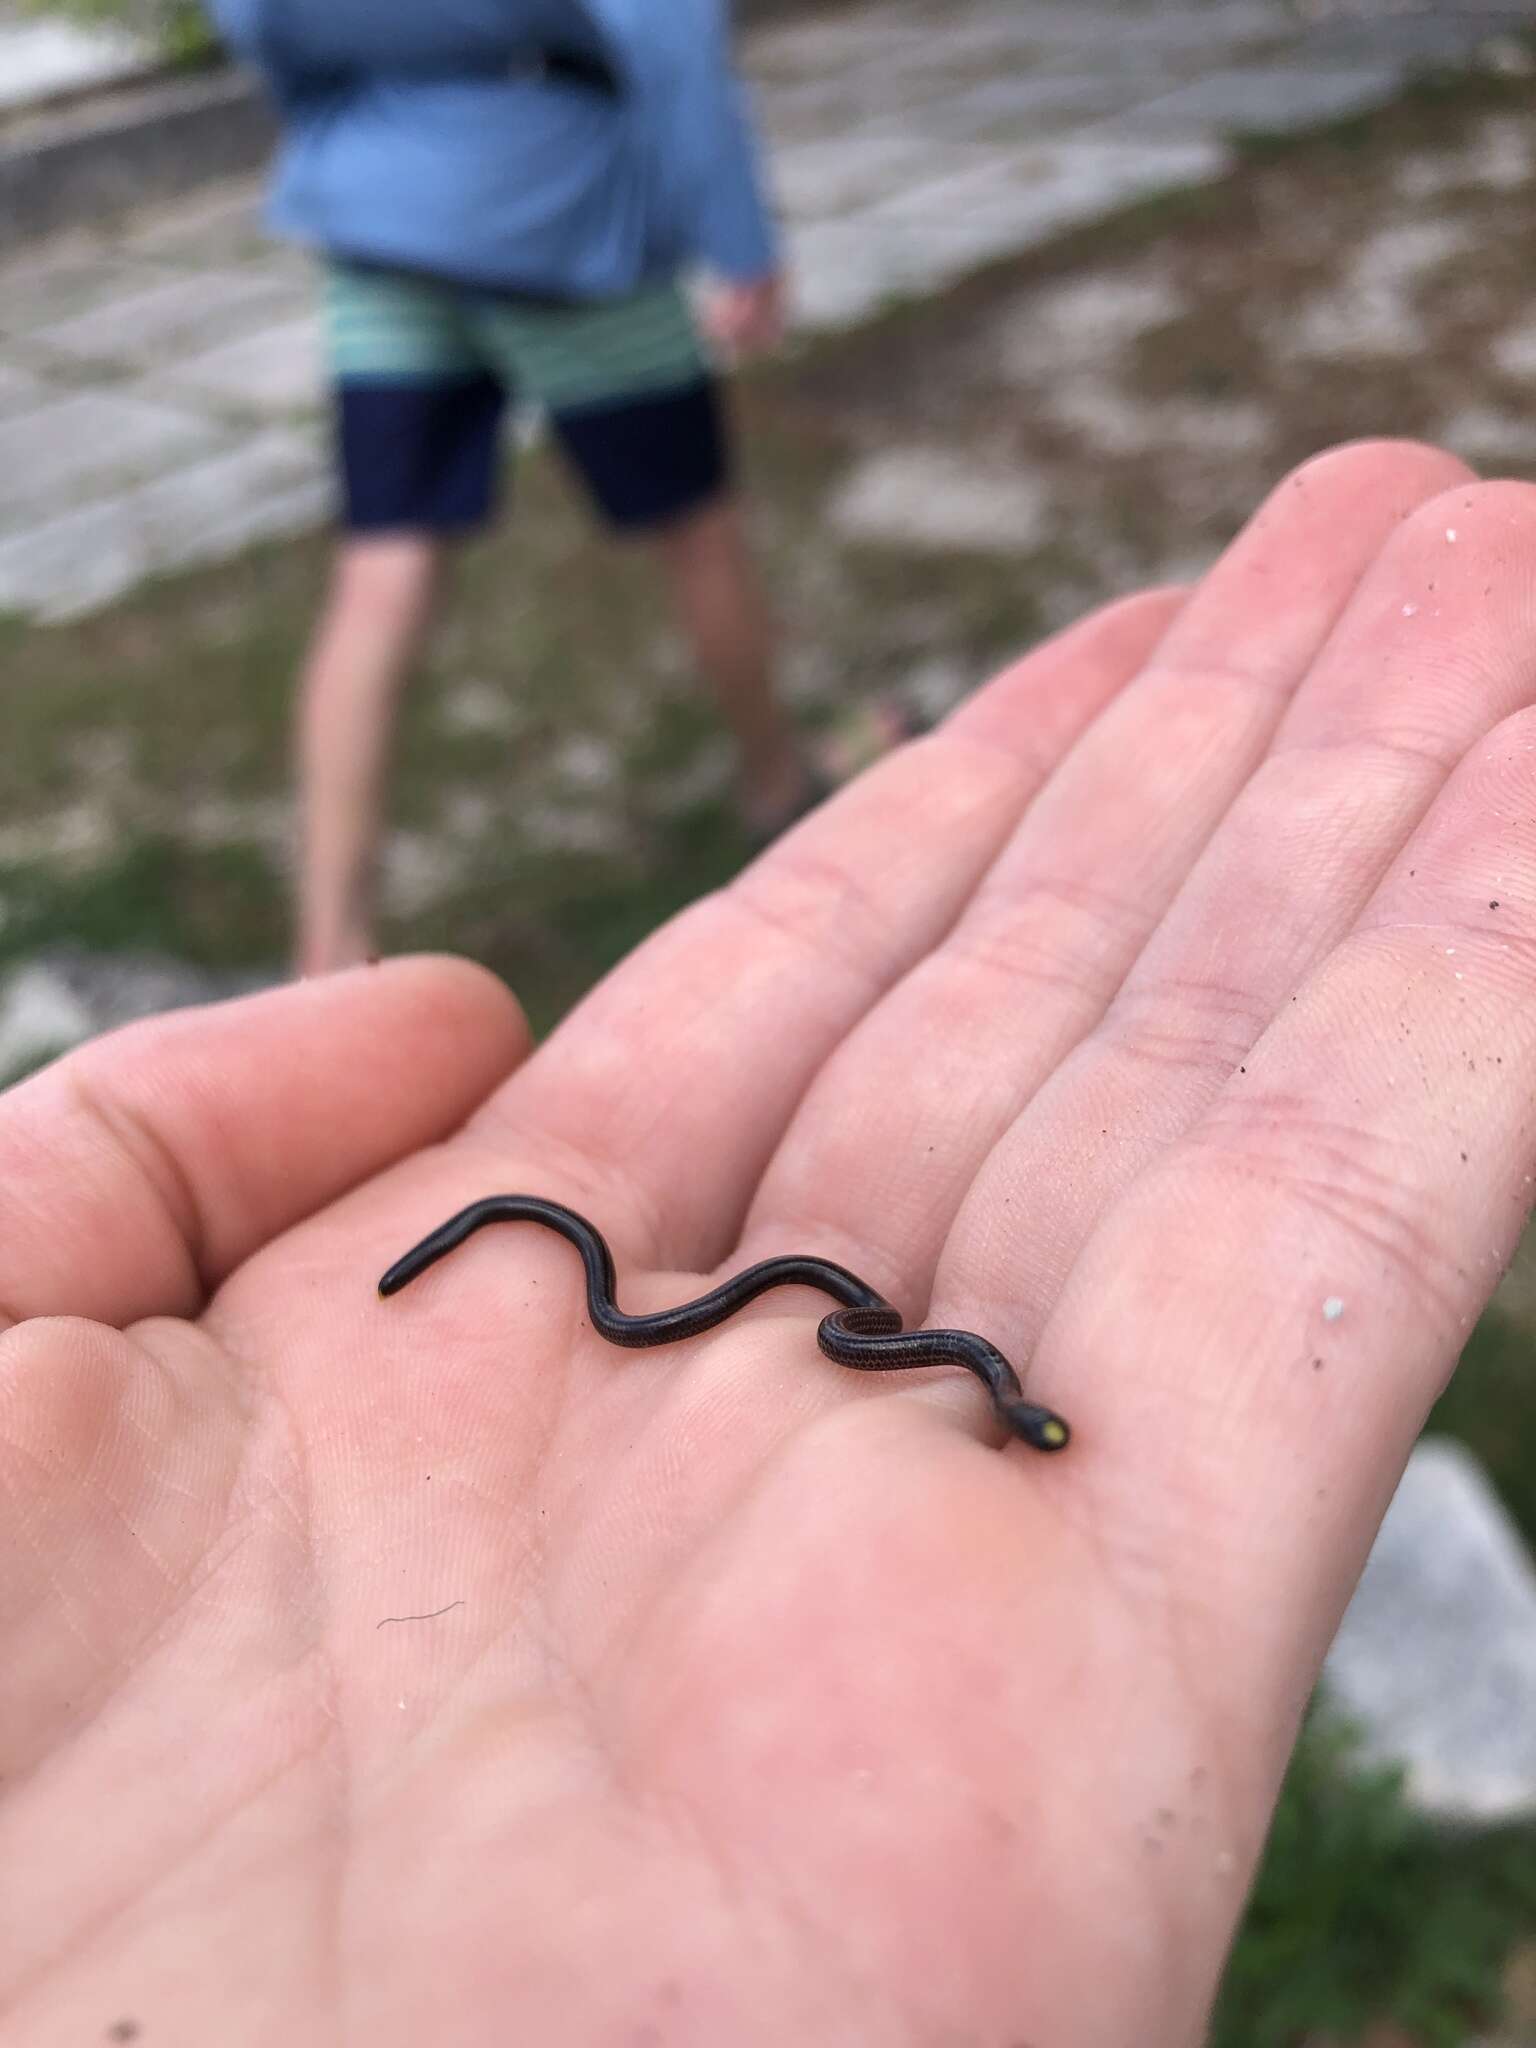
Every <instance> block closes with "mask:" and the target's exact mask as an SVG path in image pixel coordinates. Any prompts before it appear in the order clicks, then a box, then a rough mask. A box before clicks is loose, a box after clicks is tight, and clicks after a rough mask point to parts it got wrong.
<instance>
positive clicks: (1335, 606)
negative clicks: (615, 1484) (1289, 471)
mask: <svg viewBox="0 0 1536 2048" xmlns="http://www.w3.org/2000/svg"><path fill="white" fill-rule="evenodd" d="M1465 476H1466V471H1465V470H1464V469H1463V468H1462V467H1461V465H1459V464H1457V463H1455V462H1454V461H1452V460H1451V458H1449V457H1448V456H1444V455H1441V454H1438V453H1436V452H1435V451H1432V450H1429V449H1425V448H1419V447H1414V446H1408V445H1386V446H1380V445H1378V446H1370V447H1367V446H1361V447H1355V448H1348V449H1344V450H1341V451H1338V452H1336V453H1334V454H1330V455H1327V456H1323V457H1321V458H1319V459H1317V460H1316V461H1314V462H1312V463H1310V464H1308V465H1307V466H1306V467H1305V468H1304V469H1302V470H1301V471H1298V472H1297V473H1296V474H1295V475H1294V476H1293V477H1291V478H1289V479H1288V480H1287V481H1286V482H1285V483H1284V484H1282V485H1281V486H1280V487H1279V489H1278V490H1277V491H1276V492H1275V493H1274V494H1273V495H1272V496H1271V498H1270V500H1269V501H1268V503H1267V504H1266V505H1265V507H1264V508H1263V509H1262V510H1261V511H1260V513H1259V514H1258V515H1257V517H1256V518H1255V519H1254V520H1253V522H1252V523H1251V524H1250V525H1249V527H1248V528H1247V530H1246V531H1245V532H1244V533H1243V534H1242V535H1241V536H1240V538H1239V539H1238V540H1237V541H1236V542H1235V543H1234V545H1233V546H1232V548H1231V549H1230V550H1229V551H1228V553H1227V555H1226V556H1225V557H1224V558H1223V560H1222V561H1221V562H1220V563H1218V564H1217V566H1216V567H1215V569H1213V570H1212V572H1211V573H1210V575H1209V576H1208V577H1207V579H1206V581H1205V582H1204V583H1203V584H1202V585H1201V587H1200V589H1199V590H1198V591H1197V592H1196V593H1195V595H1194V596H1193V597H1192V598H1191V599H1190V601H1189V603H1188V604H1187V605H1186V607H1185V609H1184V611H1183V612H1182V613H1181V614H1180V616H1179V618H1178V620H1177V621H1176V622H1175V624H1174V625H1173V626H1172V628H1171V629H1170V631H1169V633H1168V634H1167V635H1166V636H1165V638H1164V640H1163V641H1162V642H1161V643H1160V644H1159V646H1158V648H1157V649H1156V651H1155V654H1154V656H1153V658H1152V660H1151V661H1150V662H1149V663H1148V664H1147V666H1146V667H1145V669H1144V670H1143V672H1142V674H1141V675H1140V676H1139V677H1138V678H1137V679H1136V680H1135V681H1134V682H1133V683H1132V684H1131V685H1130V687H1129V688H1127V689H1126V690H1124V691H1122V692H1121V694H1120V695H1119V696H1118V697H1117V698H1115V699H1114V700H1113V701H1112V702H1111V703H1110V705H1109V706H1108V707H1107V709H1106V710H1105V711H1104V712H1103V713H1102V714H1101V715H1100V716H1099V718H1098V719H1097V720H1096V721H1095V723H1094V724H1093V725H1092V727H1091V728H1090V729H1089V730H1088V731H1087V733H1086V734H1085V735H1084V737H1083V738H1082V739H1081V740H1079V742H1078V743H1077V745H1076V746H1075V747H1074V748H1073V750H1072V751H1071V753H1070V754H1069V755H1068V756H1067V757H1066V759H1065V761H1064V762H1063V763H1062V765H1061V766H1060V767H1059V768H1058V770H1057V771H1056V773H1055V775H1054V776H1053V777H1052V778H1051V780H1050V782H1049V783H1048V784H1047V785H1046V787H1045V789H1044V790H1043V791H1042V793H1041V794H1040V795H1039V796H1038V797H1037V798H1036V800H1035V802H1034V803H1033V804H1032V805H1031V807H1030V808H1029V810H1028V811H1027V813H1026V814H1025V816H1024V818H1023V821H1022V823H1021V824H1020V825H1019V827H1018V829H1017V830H1016V832H1015V833H1014V835H1013V838H1012V841H1011V843H1010V844H1009V845H1008V846H1007V848H1006V849H1005V851H1004V852H1003V853H1002V855H1001V856H1000V858H999V859H998V860H997V862H996V863H995V864H994V866H993V868H992V870H991V872H990V873H989V875H988V876H987V877H986V879H985V881H984V882H983V883H982V885H981V887H980V889H979V891H978V893H977V895H976V898H975V901H974V902H973V904H972V905H971V907H970V909H969V910H968V912H967V914H966V915H965V916H964V917H963V918H962V919H961V920H960V922H959V924H958V925H957V927H956V929H955V931H954V932H953V933H952V934H951V935H950V936H949V937H948V938H947V939H946V941H945V942H944V943H943V944H941V945H940V946H939V947H938V948H937V949H936V950H935V951H933V952H932V953H931V954H929V955H928V956H927V957H926V958H925V959H924V960H923V961H922V962H921V963H920V964H918V965H917V966H916V968H915V969H914V971H913V972H911V973H910V974H908V975H907V977H906V978H905V980H904V981H903V982H902V983H901V984H900V985H899V986H898V987H897V988H896V989H895V990H894V991H893V992H892V994H890V995H889V996H888V997H887V998H886V1000H885V1001H884V1002H883V1003H881V1004H880V1005H879V1006H878V1007H877V1008H876V1009H875V1010H874V1011H873V1012H872V1013H871V1015H870V1016H869V1017H868V1018H866V1020H865V1021H864V1023H863V1024H862V1025H861V1027H860V1028H859V1029H858V1030H857V1031H856V1032H855V1033H854V1034H853V1035H852V1036H851V1037H850V1038H849V1039H848V1040H847V1041H846V1042H845V1044H844V1045H843V1047H842V1048H841V1050H840V1051H839V1053H838V1054H837V1056H836V1057H835V1058H834V1059H832V1060H831V1061H830V1062H829V1063H828V1065H827V1067H826V1068H825V1069H824V1071H823V1073H822V1074H821V1076H820V1077H819V1078H818V1081H817V1083H816V1086H815V1087H814V1088H813V1089H812V1091H811V1093H810V1095H809V1097H808V1099H807V1101H806V1103H805V1104H804V1106H803V1108H802V1110H801V1112H800V1114H799V1116H798V1117H797V1119H796V1121H795V1122H794V1124H793V1125H792V1126H791V1128H790V1132H789V1135H788V1137H787V1138H786V1140H785V1142H784V1144H783V1146H782V1147H781V1149H780V1151H779V1153H778V1155H777V1156H776V1158H775V1160H774V1162H773V1164H772V1166H771V1168H770V1170H769V1172H768V1174H767V1176H766V1178H765V1181H764V1185H763V1189H762V1192H761V1195H760V1196H759V1199H758V1201H757V1203H756V1204H755V1206H754V1208H753V1211H752V1213H751V1217H750V1220H749V1227H748V1231H747V1237H746V1242H745V1245H744V1248H743V1253H744V1255H751V1256H756V1255H758V1254H759V1253H762V1252H764V1251H766V1250H768V1249H771V1248H773V1247H774V1246H778V1247H781V1248H782V1246H783V1245H784V1244H786V1243H788V1242H789V1241H790V1240H791V1239H793V1240H794V1241H795V1242H796V1243H797V1244H798V1243H801V1242H804V1241H813V1242H814V1243H815V1244H816V1245H817V1246H818V1247H819V1248H821V1249H824V1250H827V1251H830V1252H831V1254H832V1255H833V1256H834V1257H839V1258H844V1259H846V1260H847V1262H848V1263H850V1264H852V1265H854V1266H855V1267H857V1268H858V1270H860V1271H861V1272H866V1273H867V1274H868V1276H869V1278H870V1279H871V1280H872V1281H873V1282H874V1284H875V1285H876V1286H879V1287H881V1288H883V1289H884V1291H886V1292H887V1293H890V1294H892V1297H893V1298H894V1299H896V1300H898V1301H900V1302H901V1303H902V1304H903V1306H905V1307H907V1308H908V1309H909V1310H910V1309H912V1308H915V1307H917V1306H919V1305H920V1304H921V1301H922V1300H924V1299H925V1298H926V1292H925V1290H926V1286H927V1281H928V1278H929V1276H930V1275H931V1273H932V1270H933V1264H934V1261H935V1259H936V1258H937V1255H938V1249H939V1247H940V1246H941V1245H942V1243H943V1241H944V1238H945V1236H946V1234H947V1232H948V1229H949V1226H950V1224H951V1222H952V1221H953V1218H954V1216H955V1214H956V1212H957V1211H958V1209H959V1206H960V1203H961V1201H962V1200H963V1198H964V1196H965V1192H966V1190H967V1189H968V1188H969V1186H970V1184H971V1181H972V1179H973V1178H974V1175H975V1173H976V1171H977V1169H978V1167H979V1166H980V1164H981V1162H982V1161H983V1160H984V1159H985V1157H986V1156H987V1154H988V1152H989V1151H990V1149H991V1148H992V1146H993V1145H994V1144H995V1143H996V1141H997V1140H998V1139H999V1137H1000V1136H1001V1135H1002V1133H1003V1132H1004V1131H1006V1130H1007V1129H1008V1128H1009V1127H1010V1125H1011V1124H1012V1123H1013V1122H1014V1121H1015V1119H1016V1118H1017V1117H1018V1115H1019V1114H1020V1112H1021V1110H1022V1109H1023V1107H1024V1106H1025V1104H1026V1103H1028V1102H1029V1100H1030V1099H1031V1097H1032V1096H1033V1095H1034V1094H1035V1093H1036V1091H1037V1090H1038V1089H1039V1088H1040V1087H1041V1086H1042V1085H1043V1084H1044V1083H1045V1082H1046V1080H1047V1079H1048V1077H1049V1076H1050V1075H1051V1073H1052V1072H1053V1070H1054V1069H1055V1068H1056V1067H1057V1065H1058V1064H1059V1063H1060V1062H1061V1061H1062V1059H1063V1058H1065V1057H1066V1055H1067V1054H1068V1053H1069V1052H1070V1051H1071V1049H1072V1047H1073V1046H1075V1045H1076V1044H1078V1043H1079V1041H1081V1040H1082V1039H1083V1038H1084V1037H1085V1036H1086V1035H1087V1034H1088V1033H1089V1032H1090V1031H1091V1030H1092V1029H1093V1027H1094V1026H1095V1025H1096V1023H1097V1022H1098V1020H1099V1019H1100V1017H1101V1016H1102V1015H1103V1014H1104V1012H1105V1010H1106V1008H1107V1007H1108V1005H1109V1003H1110V1002H1111V1000H1112V998H1113V996H1114V994H1115V992H1116V990H1117V989H1118V988H1119V986H1120V983H1121V981H1122V979H1123V977H1124V976H1125V974H1126V973H1127V972H1128V970H1129V969H1130V967H1131V965H1132V964H1133V962H1134V961H1135V959H1136V956H1137V954H1138V953H1139V952H1140V950H1141V948H1142V946H1143V945H1144V943H1145V942H1146V939H1147V937H1148V936H1149V934H1150V933H1151V932H1152V931H1153V930H1154V929H1155V928H1156V926H1157V924H1158V922H1159V920H1160V919H1161V917H1162V916H1163V914H1164V912H1165V910H1166V909H1167V907H1168V905H1169V904H1170V903H1171V902H1172V901H1173V899H1174V897H1175V896H1176V895H1177V893H1178V891H1179V889H1180V888H1181V887H1182V885H1183V884H1184V882H1185V880H1186V879H1187V877H1188V875H1189V872H1190V870H1191V868H1192V867H1193V865H1194V864H1195V862H1196V860H1197V859H1198V857H1199V855H1200V853H1201V852H1202V850H1203V849H1204V847H1205V845H1206V843H1207V841H1208V840H1209V839H1210V837H1211V835H1212V833H1213V832H1214V831H1215V829H1216V827H1217V825H1218V824H1219V822H1220V820H1221V819H1222V817H1223V816H1224V815H1225V813H1226V811H1227V810H1228V808H1229V806H1230V805H1231V804H1232V802H1233V800H1234V798H1235V797H1236V796H1237V794H1238V792H1239V791H1240V790H1241V789H1242V788H1243V785H1244V784H1245V783H1246V781H1247V780H1248V778H1249V776H1250V775H1251V774H1252V772H1253V770H1254V768H1255V767H1256V766H1257V764H1258V762H1259V761H1260V760H1261V759H1262V758H1263V755H1264V753H1265V751H1266V749H1267V747H1268V745H1269V743H1270V741H1271V739H1272V737H1273V734H1274V731H1275V728H1276V726H1277V724H1278V722H1279V720H1280V718H1281V717H1282V715H1283V713H1284V711H1285V709H1286V706H1287V703H1288V701H1289V699H1290V696H1291V694H1292V692H1293V691H1294V690H1295V688H1296V687H1297V685H1298V683H1299V682H1300V680H1301V678H1302V677H1303V676H1304V675H1305V674H1306V672H1307V670H1308V669H1309V668H1310V666H1311V664H1312V662H1313V660H1314V659H1315V657H1316V655H1317V652H1318V650H1319V648H1320V647H1321V646H1322V645H1323V643H1324V642H1325V641H1326V639H1327V637H1328V635H1329V633H1330V632H1331V630H1332V629H1333V627H1334V624H1335V622H1336V621H1337V619H1338V617H1339V615H1340V614H1341V612H1342V611H1343V610H1344V608H1345V606H1346V604H1347V603H1348V601H1349V599H1350V597H1351V596H1352V594H1353V592H1354V590H1355V588H1356V586H1357V584H1358V583H1359V580H1360V578H1361V576H1362V575H1363V574H1364V572H1365V570H1366V569H1367V567H1368V566H1369V564H1370V563H1371V562H1372V560H1373V559H1374V558H1375V556H1376V555H1377V553H1378V552H1379V550H1380V548H1381V547H1382V545H1383V543H1384V541H1385V540H1386V539H1387V537H1388V535H1390V534H1391V533H1392V532H1393V531H1394V529H1395V528H1396V527H1397V526H1398V525H1399V523H1400V522H1401V520H1402V519H1403V518H1404V517H1405V515H1406V514H1407V513H1409V512H1410V511H1411V510H1412V509H1413V508H1414V507H1415V506H1416V505H1417V504H1419V503H1420V502H1421V501H1422V500H1423V499H1425V498H1426V497H1428V496H1430V495H1431V494H1432V493H1434V492H1436V491H1437V490H1440V489H1443V488H1445V487H1446V486H1447V485H1449V484H1451V483H1454V482H1456V481H1457V480H1459V479H1463V478H1465ZM1282 565H1283V569H1284V573H1285V582H1286V587H1285V590H1284V592H1283V602H1280V601H1277V598H1278V597H1279V596H1281V595H1282V594H1281V593H1279V592H1278V591H1277V582H1278V578H1279V576H1280V573H1281V570H1282ZM963 715H964V714H963V713H962V714H961V716H963ZM914 1053H915V1054H916V1056H914ZM871 1219H873V1221H872V1222H871ZM872 1240H873V1241H872Z"/></svg>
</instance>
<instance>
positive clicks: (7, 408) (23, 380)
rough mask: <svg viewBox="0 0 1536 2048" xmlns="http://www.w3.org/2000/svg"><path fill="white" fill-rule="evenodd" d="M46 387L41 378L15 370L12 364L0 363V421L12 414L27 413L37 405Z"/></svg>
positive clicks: (24, 371)
mask: <svg viewBox="0 0 1536 2048" xmlns="http://www.w3.org/2000/svg"><path fill="white" fill-rule="evenodd" d="M46 389H47V387H46V386H45V385H44V383H43V382H42V380H41V378H39V377H34V376H32V375H31V374H30V372H28V371H26V370H21V369H18V368H16V366H15V365H14V364H6V363H0V420H3V419H4V418H6V416H7V415H8V414H10V413H13V412H27V411H30V410H31V409H32V408H33V407H34V406H36V405H39V404H40V403H41V402H42V400H43V397H44V395H45V392H46Z"/></svg>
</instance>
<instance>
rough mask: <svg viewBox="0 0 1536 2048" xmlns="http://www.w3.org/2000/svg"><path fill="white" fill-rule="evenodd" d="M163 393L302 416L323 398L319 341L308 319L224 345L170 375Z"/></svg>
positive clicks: (242, 409)
mask: <svg viewBox="0 0 1536 2048" xmlns="http://www.w3.org/2000/svg"><path fill="white" fill-rule="evenodd" d="M163 383H164V387H165V388H166V389H167V390H168V391H170V390H174V391H178V392H180V393H181V394H182V395H183V397H184V398H187V399H199V398H206V399H211V400H213V401H215V402H216V403H218V404H219V405H221V406H224V407H227V408H229V409H231V410H233V411H238V412H247V413H253V414H257V415H263V416H266V415H273V414H275V415H278V416H281V415H283V414H286V413H295V412H303V411H306V410H309V409H312V408H314V407H316V406H318V405H319V403H320V400H321V398H322V396H323V374H322V365H321V352H320V335H319V330H318V327H317V325H316V322H315V319H314V317H313V315H312V314H306V315H305V316H304V317H303V318H301V319H298V320H289V321H287V322H286V323H285V324H284V325H283V326H281V327H264V328H263V329H262V330H261V331H260V333H257V334H251V335H246V336H245V337H243V338H242V339H241V340H239V341H229V342H225V343H223V344H222V345H221V346H220V347H218V348H211V349H208V350H207V351H206V352H205V353H204V354H202V355H198V356H190V357H188V358H187V359H186V360H185V361H183V362H180V363H178V364H177V365H176V368H175V369H174V371H168V372H167V373H166V375H165V377H164V379H163Z"/></svg>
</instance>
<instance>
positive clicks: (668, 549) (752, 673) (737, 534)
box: [656, 498, 810, 829]
mask: <svg viewBox="0 0 1536 2048" xmlns="http://www.w3.org/2000/svg"><path fill="white" fill-rule="evenodd" d="M656 545H657V549H658V551H659V553H660V557H661V563H662V567H663V570H664V572H665V574H666V577H667V581H668V583H669V584H670V586H671V590H672V596H673V601H674V603H675V604H676V606H677V611H678V615H679V617H680V619H681V621H682V625H683V630H684V632H685V633H686V634H687V636H688V639H689V642H690V644H691V646H692V649H693V655H694V659H695V661H696V662H697V663H698V666H699V669H700V671H701V673H702V674H703V675H704V677H705V679H706V681H707V682H708V683H709V684H710V685H711V686H712V688H713V690H714V692H715V696H716V698H717V699H718V701H719V704H720V710H721V713H722V715H723V716H724V718H725V720H726V722H727V723H728V724H729V726H730V727H731V730H732V732H733V733H734V734H735V736H736V740H737V743H738V745H739V746H740V749H741V807H742V814H743V816H744V817H745V819H746V822H747V824H748V825H749V826H751V827H753V828H754V829H765V828H768V827H771V826H772V825H773V824H774V823H776V822H777V821H778V820H779V819H780V818H781V817H782V816H784V814H785V813H787V812H788V811H790V810H791V809H792V808H793V807H794V805H795V803H796V802H797V801H799V800H801V799H803V798H804V797H805V796H806V795H808V793H809V790H810V778H809V774H808V771H807V768H806V764H805V761H804V758H803V756H802V755H801V753H800V751H799V748H798V747H797V746H796V743H795V736H794V732H793V729H792V728H791V726H790V723H789V721H788V719H787V718H786V717H785V716H784V714H783V712H782V711H781V710H780V708H779V706H778V704H777V702H776V701H775V698H774V694H773V629H772V626H771V624H770V621H769V618H768V608H767V604H766V602H765V600H764V597H763V590H762V585H761V584H760V583H759V581H758V577H757V571H756V569H755V568H754V566H753V563H752V556H751V552H750V550H749V548H748V545H747V537H746V533H745V531H744V529H743V525H742V518H741V508H740V505H739V504H738V503H737V501H736V500H735V499H734V498H717V499H715V500H713V501H712V502H711V503H710V504H708V505H706V506H704V507H702V508H701V509H700V510H699V511H697V512H691V513H689V514H688V515H687V516H686V517H685V518H683V519H680V520H679V521H678V522H677V523H676V524H675V525H673V526H668V527H665V528H663V529H662V531H661V532H660V533H659V534H658V535H657V536H656Z"/></svg>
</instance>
